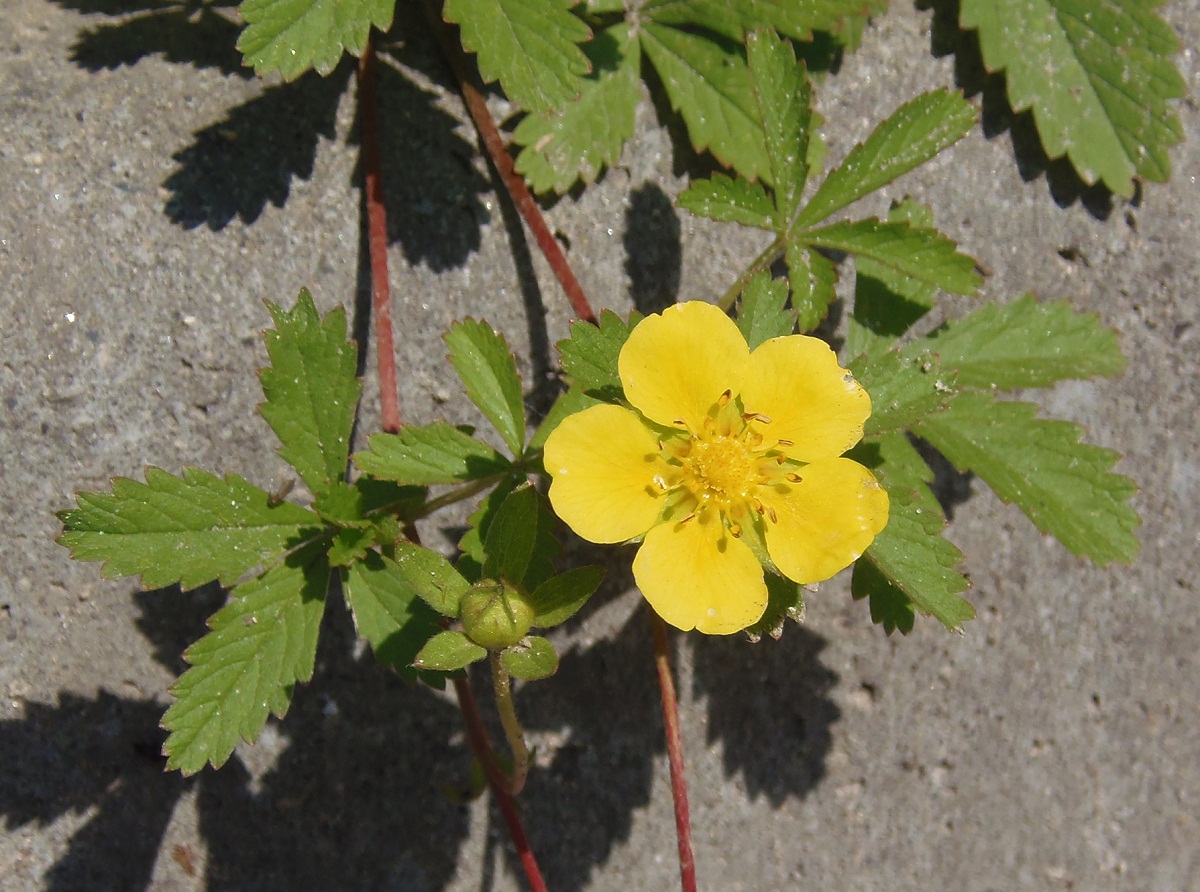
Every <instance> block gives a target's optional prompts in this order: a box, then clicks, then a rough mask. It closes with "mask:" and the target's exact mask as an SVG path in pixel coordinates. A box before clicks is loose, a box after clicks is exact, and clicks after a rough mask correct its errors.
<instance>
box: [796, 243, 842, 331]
mask: <svg viewBox="0 0 1200 892" xmlns="http://www.w3.org/2000/svg"><path fill="white" fill-rule="evenodd" d="M784 256H785V257H786V259H787V268H788V285H789V286H790V288H791V292H792V306H793V307H795V309H796V317H797V322H796V325H797V328H799V329H800V331H802V332H805V331H812V330H813V329H814V328H816V327H817V326H818V325H820V324H821V320H822V319H824V318H825V314H826V313H827V312H829V305H830V304H832V303H833V301H834V300H835V299H836V298H837V292H836V291H835V290H834V288H835V286H836V285H837V281H838V273H837V267H836V266H834V265H833V261H831V260H830V259H829V258H828V257H825V256H824V255H822V254H819V253H818V252H816V251H814V250H811V249H809V248H808V247H807V246H806V245H803V244H800V243H799V242H789V243H788V244H787V246H786V251H785V255H784Z"/></svg>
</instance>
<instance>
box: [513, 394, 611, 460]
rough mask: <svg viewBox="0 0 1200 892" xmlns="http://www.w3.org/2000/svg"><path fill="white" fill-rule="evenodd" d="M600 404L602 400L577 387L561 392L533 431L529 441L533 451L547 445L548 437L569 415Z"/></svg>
mask: <svg viewBox="0 0 1200 892" xmlns="http://www.w3.org/2000/svg"><path fill="white" fill-rule="evenodd" d="M598 405H600V400H596V399H592V398H591V397H590V396H588V395H587V394H586V393H584V392H583V391H582V390H579V389H578V388H576V387H572V388H570V389H569V390H566V391H564V392H563V393H560V394H559V396H558V399H556V400H555V401H554V405H553V406H551V407H550V411H549V412H547V413H546V417H545V418H543V419H542V423H541V424H539V425H538V428H537V430H536V431H534V432H533V437H532V438H531V439H530V441H529V449H530V450H531V451H532V450H536V449H541V448H542V447H543V446H545V445H546V438H547V437H549V436H550V434H551V433H552V432H553V431H554V429H555V428H556V427H558V426H559V424H561V423H562V420H563V419H564V418H566V417H567V416H568V415H574V414H575V413H576V412H582V411H583V410H584V409H587V408H590V407H592V406H598Z"/></svg>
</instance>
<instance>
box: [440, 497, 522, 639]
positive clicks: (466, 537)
mask: <svg viewBox="0 0 1200 892" xmlns="http://www.w3.org/2000/svg"><path fill="white" fill-rule="evenodd" d="M525 481H526V477H525V475H524V474H520V473H514V474H510V475H508V476H507V477H505V478H503V479H502V480H501V481H500V482H499V483H497V484H496V486H495V488H494V489H492V491H491V492H489V493H488V494H487V495H486V496H485V497H484V498H483V500H482V501H481V502H480V503H479V507H478V508H476V509H475V510H474V511H473V512H472V513H471V516H470V517H468V518H467V523H468V524H469V529H468V530H467V531H466V533H464V534H463V537H462V538H461V539H460V540H459V541H458V550H459V551H461V552H462V555H461V556H460V557H459V559H458V572H459V573H461V574H462V575H463V576H464V577H466V578H467V579H468V580H470V581H471V582H479V580H481V579H482V578H483V543H484V542H485V541H486V539H487V534H488V529H489V528H490V527H491V525H492V521H493V520H495V519H496V512H498V511H499V510H500V506H501V505H503V504H504V500H505V499H507V498H508V496H509V493H511V492H512V491H513V490H514V489H516V488H517V487H518V486H520V485H521V484H522V483H524V482H525ZM455 615H456V616H457V614H455Z"/></svg>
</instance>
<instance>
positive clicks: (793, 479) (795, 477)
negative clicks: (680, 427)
mask: <svg viewBox="0 0 1200 892" xmlns="http://www.w3.org/2000/svg"><path fill="white" fill-rule="evenodd" d="M655 479H657V478H655ZM787 479H788V480H790V481H791V482H792V483H800V482H801V481H802V480H803V479H804V478H803V477H801V476H800V475H799V474H794V473H793V474H788V475H787Z"/></svg>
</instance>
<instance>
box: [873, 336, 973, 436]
mask: <svg viewBox="0 0 1200 892" xmlns="http://www.w3.org/2000/svg"><path fill="white" fill-rule="evenodd" d="M918 352H920V353H923V354H924V353H925V351H918ZM850 371H851V372H853V374H854V377H855V378H856V379H858V383H859V384H861V385H862V386H863V387H865V388H866V391H867V393H869V394H870V395H871V417H870V418H868V419H867V423H866V425H865V426H864V428H863V433H864V434H865V435H866V436H868V437H872V436H877V435H879V434H884V433H888V432H891V431H900V430H905V429H906V428H909V427H912V426H913V425H914V424H917V423H918V422H920V421H921V420H922V419H923V418H925V417H927V416H929V415H931V414H933V413H934V412H939V411H941V410H942V409H945V408H946V406H947V405H948V404H949V402H950V400H951V398H953V396H954V394H955V393H957V392H958V391H957V388H956V387H955V383H956V382H955V379H954V373H953V372H949V373H946V372H943V371H942V367H941V366H940V365H939V363H938V357H937V355H936V354H927V355H918V356H914V355H912V353H910V351H907V350H906V351H904V352H897V351H895V350H883V351H877V352H873V353H868V354H865V355H862V356H859V357H858V358H857V359H855V360H854V361H852V362H851V363H850Z"/></svg>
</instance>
